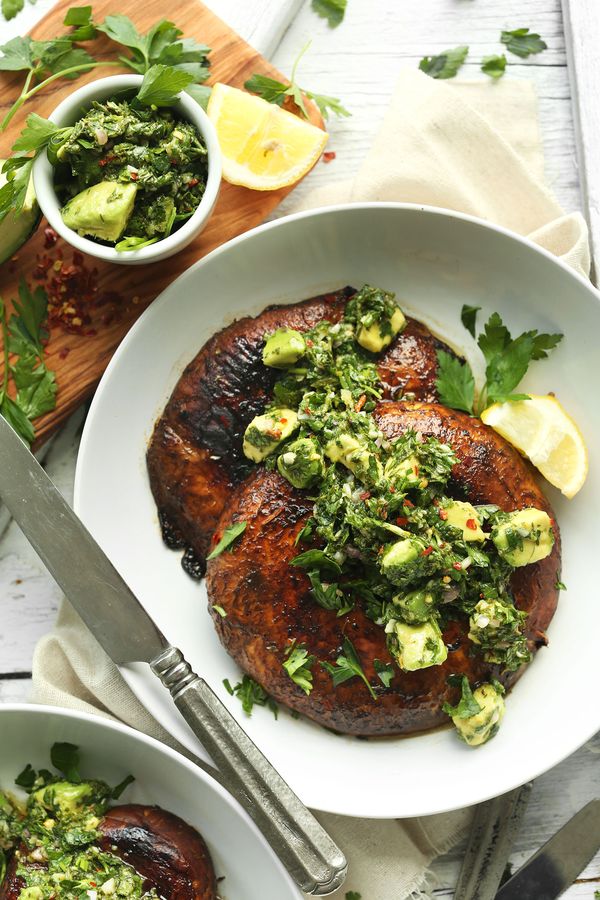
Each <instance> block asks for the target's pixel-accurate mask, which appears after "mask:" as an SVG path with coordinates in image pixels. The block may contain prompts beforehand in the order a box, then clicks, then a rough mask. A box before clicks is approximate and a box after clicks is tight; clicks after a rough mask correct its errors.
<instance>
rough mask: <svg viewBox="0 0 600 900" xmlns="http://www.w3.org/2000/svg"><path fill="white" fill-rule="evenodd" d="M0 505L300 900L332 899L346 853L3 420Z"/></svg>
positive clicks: (0, 429) (340, 880) (0, 421)
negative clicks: (152, 697) (167, 711)
mask: <svg viewBox="0 0 600 900" xmlns="http://www.w3.org/2000/svg"><path fill="white" fill-rule="evenodd" d="M0 497H1V498H2V499H3V500H4V502H5V504H6V506H7V507H8V509H9V510H10V512H11V513H12V515H13V518H14V519H15V521H16V522H17V524H18V525H19V526H20V528H21V530H22V531H23V533H24V535H25V537H26V538H27V539H28V540H29V541H30V543H31V545H32V546H33V548H34V550H35V551H36V552H37V553H38V555H39V556H40V558H41V560H42V562H43V563H44V565H45V566H46V567H47V569H48V570H49V572H50V573H51V574H52V575H53V576H54V578H55V580H56V581H57V582H58V584H59V585H60V587H61V588H62V589H63V591H64V592H65V595H66V596H67V598H68V599H69V601H70V603H71V604H72V605H73V607H74V608H75V609H76V610H77V612H78V613H79V615H80V616H81V618H82V619H83V621H84V622H85V624H86V625H87V627H88V628H89V629H90V631H91V632H92V634H93V635H94V636H95V638H96V640H97V641H98V642H99V643H100V644H101V645H102V647H103V648H104V649H105V650H106V652H107V653H108V655H109V656H110V657H111V659H113V660H114V662H116V663H131V662H145V663H148V665H149V666H150V668H151V670H152V671H153V672H154V674H155V675H157V676H158V678H159V679H160V681H161V682H162V684H163V685H164V686H165V687H166V688H167V689H168V690H169V691H170V693H171V696H172V698H173V700H174V702H175V705H176V706H177V708H178V710H179V712H180V713H181V714H182V716H183V717H184V719H185V720H186V722H187V723H188V725H189V726H190V728H191V729H192V731H193V732H194V734H195V735H196V737H197V738H198V739H199V740H200V742H201V743H202V745H203V746H204V748H205V749H206V750H207V752H208V753H209V754H210V756H211V757H212V759H213V760H214V762H215V763H216V765H217V767H218V769H219V770H220V774H221V780H222V783H223V784H224V785H225V786H226V787H227V789H228V790H229V791H230V792H231V793H232V794H233V795H234V796H235V797H236V799H237V800H238V801H239V803H240V804H241V805H242V806H243V807H244V809H245V810H246V812H247V813H249V815H250V816H251V817H252V819H254V821H255V822H256V824H257V826H258V827H259V829H260V830H261V831H262V833H263V834H264V836H265V838H266V839H267V841H268V842H269V843H270V845H271V847H272V848H273V850H274V851H275V853H276V854H277V856H278V857H279V859H280V860H281V862H282V863H283V864H284V866H285V867H286V868H287V870H288V872H289V873H290V875H291V876H292V878H293V879H294V881H295V882H296V883H297V884H298V886H299V887H300V888H302V890H303V891H305V892H306V893H309V894H319V895H321V894H329V893H331V891H334V890H335V889H336V888H338V887H339V886H340V885H341V884H342V883H343V881H344V878H345V876H346V869H347V863H346V859H345V858H344V855H343V853H342V852H341V850H340V849H339V848H338V847H337V846H336V845H335V843H334V842H333V841H332V839H331V838H330V837H329V835H328V834H327V832H326V831H325V830H324V829H323V828H322V826H321V825H320V824H319V823H318V822H317V820H316V819H315V817H314V816H313V815H312V813H311V812H310V811H309V810H308V809H306V807H305V806H304V805H303V804H302V803H301V802H300V800H299V799H298V797H297V796H296V795H295V794H294V793H293V791H292V790H291V788H290V787H289V786H288V785H287V784H286V782H285V781H284V780H283V778H282V777H281V776H280V775H279V774H278V773H277V772H276V771H275V769H274V768H273V767H272V766H271V764H270V763H269V762H268V760H267V759H266V758H265V757H264V756H263V754H262V753H261V752H260V750H259V749H258V747H256V745H255V744H254V743H253V742H252V741H251V740H250V738H249V737H248V735H247V734H246V732H245V731H243V729H242V728H241V727H240V726H239V725H238V723H237V722H236V720H235V719H234V718H233V716H232V715H231V714H230V713H229V711H228V710H227V709H226V707H225V706H224V705H223V704H222V703H221V701H220V700H219V699H218V698H217V696H216V695H215V694H214V693H213V691H212V690H211V689H210V687H209V686H208V685H207V683H206V682H205V681H204V680H203V679H202V678H199V677H198V675H196V674H195V672H193V671H192V669H191V668H190V666H189V664H188V663H187V662H186V661H185V659H184V658H183V655H182V653H181V651H180V650H178V649H177V648H176V647H172V646H171V645H170V644H169V642H168V640H167V639H166V637H165V636H164V635H163V634H162V632H161V631H160V629H159V628H158V627H157V626H156V624H155V623H154V622H153V620H152V619H151V618H150V616H149V615H148V613H147V612H146V611H145V609H144V608H143V607H142V605H141V604H140V602H139V601H138V599H137V598H136V597H135V595H134V594H133V593H132V591H131V590H130V589H129V587H128V586H127V585H126V584H125V582H124V580H123V579H122V578H121V576H120V575H119V573H118V572H117V570H116V569H115V567H114V566H113V565H112V563H111V562H110V560H109V559H108V557H107V556H106V554H105V553H104V551H103V550H102V549H101V548H100V547H99V546H98V544H97V543H96V541H95V540H94V538H93V537H92V536H91V534H90V533H89V531H88V530H87V529H86V528H85V526H84V525H83V523H82V522H81V521H80V520H79V519H78V518H77V516H76V515H75V513H74V512H73V510H72V509H71V507H70V506H69V505H68V504H67V502H66V500H65V499H64V497H63V496H62V495H61V494H60V493H59V491H58V490H57V489H56V487H55V486H54V484H53V483H52V481H51V480H50V478H49V477H48V476H47V475H46V473H45V472H44V470H43V469H42V467H41V466H40V464H39V463H38V461H37V460H36V459H35V457H34V456H33V454H32V453H31V452H30V451H29V450H28V448H27V447H26V445H25V444H24V443H23V441H22V440H21V438H20V437H19V436H18V435H17V434H16V432H14V431H13V429H12V428H11V426H10V425H9V424H8V423H7V422H6V420H5V419H4V418H3V417H2V416H0Z"/></svg>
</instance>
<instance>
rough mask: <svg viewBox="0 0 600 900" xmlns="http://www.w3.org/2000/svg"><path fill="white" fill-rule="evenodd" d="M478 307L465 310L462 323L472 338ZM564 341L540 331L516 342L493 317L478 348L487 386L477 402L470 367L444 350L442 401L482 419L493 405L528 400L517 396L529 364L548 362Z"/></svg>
mask: <svg viewBox="0 0 600 900" xmlns="http://www.w3.org/2000/svg"><path fill="white" fill-rule="evenodd" d="M477 312H478V307H473V306H463V309H462V322H463V325H464V326H465V328H466V329H467V330H468V331H469V333H470V334H471V335H472V337H475V336H476V331H475V329H476V322H477ZM561 340H562V334H540V333H539V332H538V331H537V329H532V330H531V331H524V332H523V334H520V335H519V336H518V337H516V338H513V337H512V335H511V333H510V331H509V330H508V328H507V327H506V325H505V324H504V322H503V321H502V319H501V317H500V315H499V313H492V315H491V316H490V318H489V319H488V321H487V322H486V324H485V325H484V328H483V331H481V332H480V334H479V336H478V337H477V344H478V346H479V349H480V350H481V352H482V353H483V356H484V359H485V362H486V369H485V383H484V385H483V388H482V390H481V391H480V393H479V396H478V398H477V402H475V379H474V378H473V373H472V371H471V367H470V366H469V364H468V363H467V362H463V361H461V360H459V359H457V358H456V357H455V356H452V355H451V354H450V353H448V352H447V351H445V350H438V351H437V357H438V365H439V368H438V376H437V389H438V393H439V395H440V401H441V402H442V403H444V404H445V405H446V406H450V407H451V408H452V409H462V410H464V411H465V412H468V413H471V414H472V415H480V414H481V413H482V412H483V410H484V409H486V408H487V407H488V406H491V405H492V403H504V402H505V401H507V400H527V399H528V395H527V394H522V393H515V388H516V387H517V386H518V384H519V382H520V381H521V380H522V379H523V377H524V376H525V373H526V372H527V369H528V368H529V365H530V363H531V362H532V361H533V360H536V359H546V357H547V356H548V353H549V352H550V351H551V350H553V349H554V347H556V345H557V344H558V343H559V342H560V341H561Z"/></svg>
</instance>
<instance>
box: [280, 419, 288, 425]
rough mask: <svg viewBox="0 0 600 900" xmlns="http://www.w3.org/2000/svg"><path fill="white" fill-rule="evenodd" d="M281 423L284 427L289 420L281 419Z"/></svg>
mask: <svg viewBox="0 0 600 900" xmlns="http://www.w3.org/2000/svg"><path fill="white" fill-rule="evenodd" d="M279 421H280V422H281V424H282V425H285V423H286V422H287V419H280V420H279Z"/></svg>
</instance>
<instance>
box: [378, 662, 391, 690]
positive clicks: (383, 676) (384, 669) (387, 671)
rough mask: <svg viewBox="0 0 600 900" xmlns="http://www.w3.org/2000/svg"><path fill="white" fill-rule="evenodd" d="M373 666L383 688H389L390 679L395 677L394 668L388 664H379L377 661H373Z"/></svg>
mask: <svg viewBox="0 0 600 900" xmlns="http://www.w3.org/2000/svg"><path fill="white" fill-rule="evenodd" d="M373 665H374V667H375V671H376V672H377V675H378V676H379V679H380V681H381V683H382V684H383V686H384V687H386V688H389V686H390V683H391V681H392V678H393V677H394V675H395V672H394V667H393V666H392V665H391V664H390V663H383V662H381V661H380V660H379V659H374V660H373Z"/></svg>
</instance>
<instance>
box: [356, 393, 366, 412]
mask: <svg viewBox="0 0 600 900" xmlns="http://www.w3.org/2000/svg"><path fill="white" fill-rule="evenodd" d="M366 402H367V395H366V394H361V395H360V397H359V398H358V403H357V404H356V406H355V407H354V412H360V411H361V409H362V408H363V406H364V405H365V403H366Z"/></svg>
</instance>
